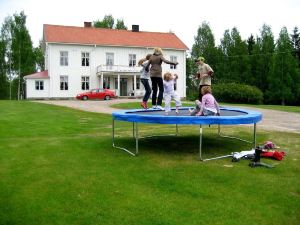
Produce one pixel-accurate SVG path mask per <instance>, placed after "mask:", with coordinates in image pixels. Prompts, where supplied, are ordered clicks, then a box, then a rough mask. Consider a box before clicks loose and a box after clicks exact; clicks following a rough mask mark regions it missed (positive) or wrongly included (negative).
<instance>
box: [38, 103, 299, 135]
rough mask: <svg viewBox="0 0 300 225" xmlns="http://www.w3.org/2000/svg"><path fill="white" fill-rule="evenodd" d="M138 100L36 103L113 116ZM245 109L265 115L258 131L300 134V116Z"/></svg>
mask: <svg viewBox="0 0 300 225" xmlns="http://www.w3.org/2000/svg"><path fill="white" fill-rule="evenodd" d="M137 101H139V100H137V99H113V100H109V101H78V100H49V101H48V100H43V101H35V102H40V103H45V104H54V105H60V106H66V107H71V108H75V109H79V110H84V111H90V112H96V113H107V114H111V113H112V112H113V111H116V110H118V109H115V108H111V107H110V105H113V104H117V103H125V102H137ZM240 108H245V109H253V110H256V111H259V112H261V113H262V114H263V119H262V121H260V122H259V123H258V124H257V126H258V129H264V130H271V131H286V132H294V133H300V114H299V113H289V112H282V111H276V110H268V109H257V108H252V107H240Z"/></svg>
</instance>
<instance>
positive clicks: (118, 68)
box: [97, 65, 141, 73]
mask: <svg viewBox="0 0 300 225" xmlns="http://www.w3.org/2000/svg"><path fill="white" fill-rule="evenodd" d="M140 71H141V67H137V66H122V65H99V66H97V73H102V72H113V73H115V72H123V73H130V72H131V73H139V72H140Z"/></svg>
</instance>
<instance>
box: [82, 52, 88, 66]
mask: <svg viewBox="0 0 300 225" xmlns="http://www.w3.org/2000/svg"><path fill="white" fill-rule="evenodd" d="M81 66H90V53H88V52H82V53H81Z"/></svg>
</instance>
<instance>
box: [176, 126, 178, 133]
mask: <svg viewBox="0 0 300 225" xmlns="http://www.w3.org/2000/svg"><path fill="white" fill-rule="evenodd" d="M176 136H178V124H176Z"/></svg>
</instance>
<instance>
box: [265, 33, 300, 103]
mask: <svg viewBox="0 0 300 225" xmlns="http://www.w3.org/2000/svg"><path fill="white" fill-rule="evenodd" d="M268 82H269V90H268V91H267V92H266V97H267V98H268V100H269V101H271V102H272V103H278V102H280V103H281V104H282V105H285V104H294V103H295V102H296V101H297V97H299V96H300V92H299V91H300V74H299V71H298V68H297V61H296V59H295V58H294V57H293V46H292V42H291V40H290V38H289V34H288V31H287V29H286V27H283V28H282V29H281V31H280V34H279V39H278V41H277V46H276V49H275V54H274V64H273V67H272V71H271V73H270V76H269V77H268Z"/></svg>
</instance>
